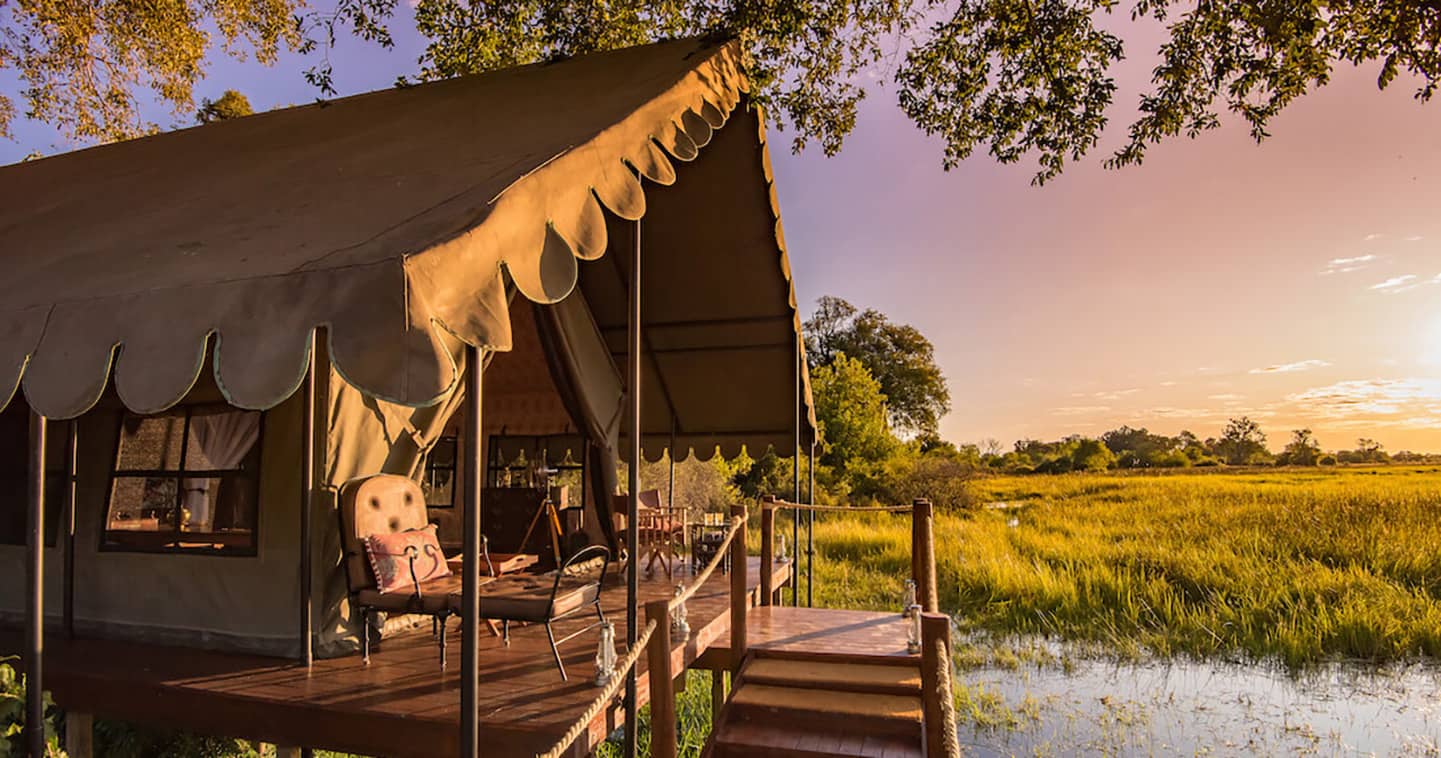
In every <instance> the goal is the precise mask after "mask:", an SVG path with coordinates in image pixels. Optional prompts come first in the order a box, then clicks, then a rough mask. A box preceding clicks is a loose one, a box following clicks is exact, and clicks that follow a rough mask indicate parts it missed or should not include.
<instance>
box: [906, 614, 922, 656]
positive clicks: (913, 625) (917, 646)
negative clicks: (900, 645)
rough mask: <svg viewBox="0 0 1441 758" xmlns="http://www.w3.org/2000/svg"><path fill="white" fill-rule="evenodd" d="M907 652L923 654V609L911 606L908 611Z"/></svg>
mask: <svg viewBox="0 0 1441 758" xmlns="http://www.w3.org/2000/svg"><path fill="white" fill-rule="evenodd" d="M906 611H907V613H906V652H908V653H912V654H915V653H919V652H921V607H920V606H919V605H911V607H909V608H907V609H906Z"/></svg>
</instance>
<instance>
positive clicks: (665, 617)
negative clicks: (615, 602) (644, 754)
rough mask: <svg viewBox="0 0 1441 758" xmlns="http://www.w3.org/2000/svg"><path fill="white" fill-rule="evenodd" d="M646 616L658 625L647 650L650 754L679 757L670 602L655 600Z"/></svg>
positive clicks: (653, 755) (666, 757)
mask: <svg viewBox="0 0 1441 758" xmlns="http://www.w3.org/2000/svg"><path fill="white" fill-rule="evenodd" d="M645 617H646V619H648V620H651V621H654V622H655V631H654V632H652V633H651V637H650V646H649V648H648V649H647V650H646V655H647V657H648V659H649V666H650V668H649V671H648V672H647V673H648V674H649V676H650V754H651V756H652V758H675V750H676V718H675V688H674V677H673V675H672V673H671V650H670V601H669V600H654V601H651V602H649V603H646V605H645Z"/></svg>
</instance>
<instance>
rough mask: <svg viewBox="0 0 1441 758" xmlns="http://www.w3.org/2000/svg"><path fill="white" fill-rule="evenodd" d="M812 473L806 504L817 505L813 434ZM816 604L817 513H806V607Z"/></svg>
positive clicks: (814, 439) (809, 466)
mask: <svg viewBox="0 0 1441 758" xmlns="http://www.w3.org/2000/svg"><path fill="white" fill-rule="evenodd" d="M806 462H807V463H808V464H809V465H808V466H807V468H808V469H809V473H810V480H811V483H810V494H809V495H808V496H807V497H806V502H808V503H810V504H811V505H815V504H816V436H815V432H812V433H811V454H810V457H808V458H807V459H806ZM815 604H816V512H815V511H807V512H806V607H807V608H812V607H814V606H815Z"/></svg>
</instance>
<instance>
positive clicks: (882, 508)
mask: <svg viewBox="0 0 1441 758" xmlns="http://www.w3.org/2000/svg"><path fill="white" fill-rule="evenodd" d="M769 504H770V505H771V507H773V508H790V509H793V510H797V511H828V512H833V513H910V512H911V511H912V510H913V509H914V508H915V506H911V505H863V506H850V505H813V504H810V503H792V502H790V501H787V500H771V501H769Z"/></svg>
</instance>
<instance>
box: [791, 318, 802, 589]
mask: <svg viewBox="0 0 1441 758" xmlns="http://www.w3.org/2000/svg"><path fill="white" fill-rule="evenodd" d="M795 382H796V412H795V416H794V417H793V420H794V421H795V431H796V449H795V456H794V457H793V458H791V485H792V487H791V502H792V503H799V502H800V501H801V340H800V334H799V332H798V333H797V334H796V375H795ZM800 552H801V511H800V509H799V508H792V509H791V605H793V606H795V607H800V604H801V561H800Z"/></svg>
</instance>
